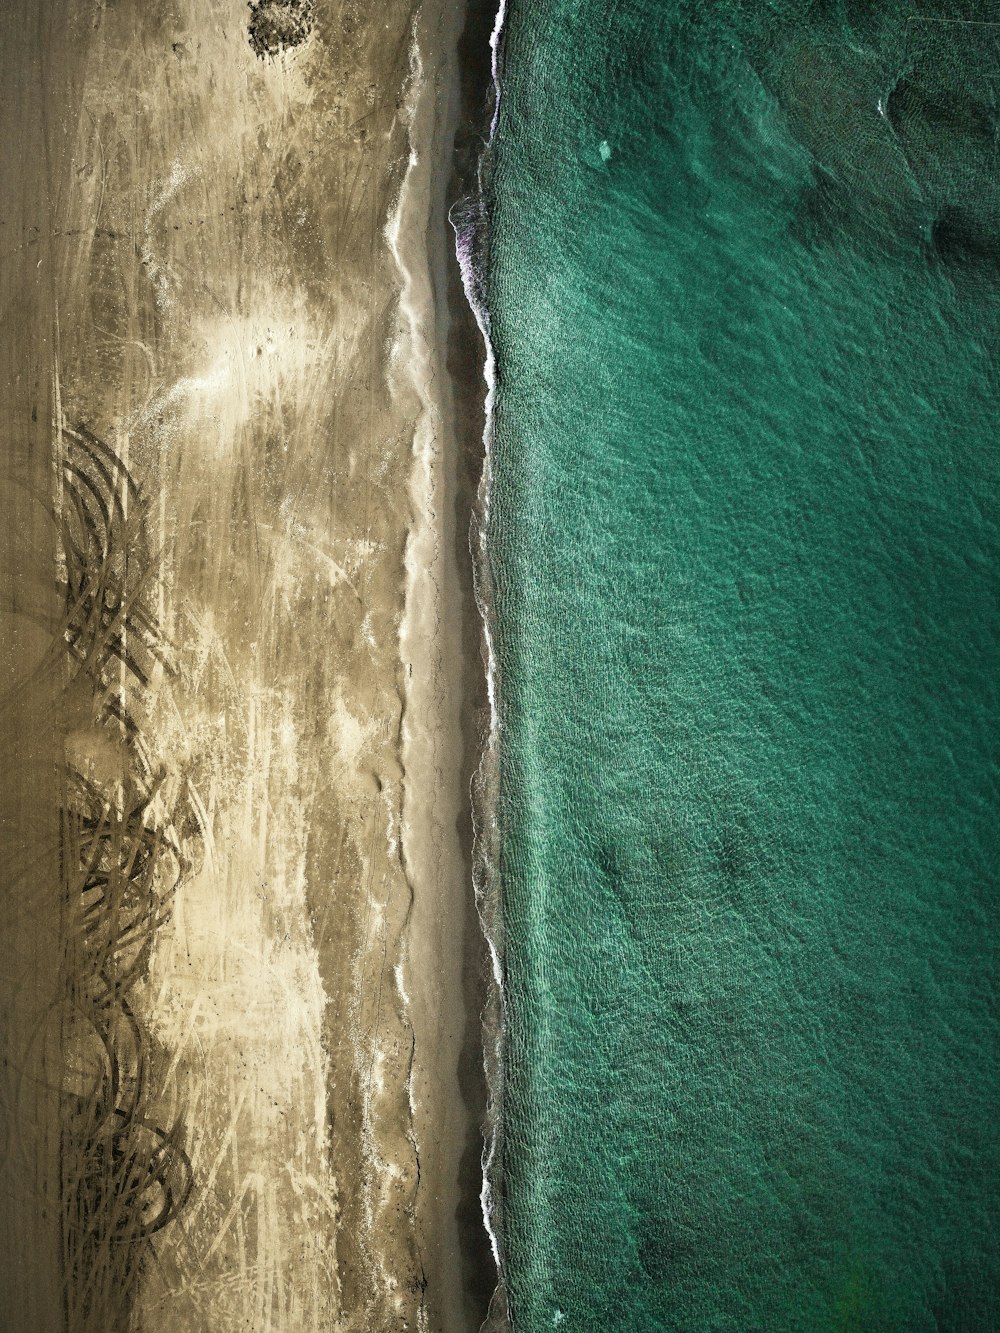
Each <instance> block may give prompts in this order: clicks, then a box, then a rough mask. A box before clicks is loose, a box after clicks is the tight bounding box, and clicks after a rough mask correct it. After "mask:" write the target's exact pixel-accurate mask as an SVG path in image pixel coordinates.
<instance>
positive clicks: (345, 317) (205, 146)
mask: <svg viewBox="0 0 1000 1333" xmlns="http://www.w3.org/2000/svg"><path fill="white" fill-rule="evenodd" d="M61 9H62V10H64V11H65V13H64V14H62V15H61V17H62V20H63V21H64V24H65V32H64V37H65V38H67V39H68V40H67V41H66V45H65V52H64V53H61V54H60V57H59V58H60V59H62V60H65V62H66V63H67V65H68V66H71V67H72V69H73V80H72V82H73V83H74V84H75V86H76V89H77V97H78V103H79V105H71V104H70V103H69V102H64V103H63V104H62V105H61V109H60V114H64V116H65V119H64V121H63V123H62V124H61V132H62V134H63V136H64V138H65V141H66V143H67V144H68V145H71V150H72V153H71V161H70V162H69V163H68V165H67V167H66V169H65V170H64V171H63V172H62V174H61V175H60V177H59V179H58V181H56V182H55V186H56V188H55V190H54V191H53V195H54V198H53V199H52V200H51V202H50V203H49V204H48V205H47V207H48V208H49V210H50V214H51V216H50V217H49V218H47V219H46V220H45V225H46V226H47V227H48V228H50V229H51V231H52V239H51V241H50V244H51V247H52V258H51V292H52V304H51V308H49V309H47V310H43V311H42V312H41V313H40V315H39V326H40V328H42V329H43V332H41V333H39V335H38V341H39V344H41V341H42V340H43V339H44V337H45V331H51V342H50V343H49V344H47V347H46V349H45V350H43V351H42V353H41V358H42V361H43V363H44V372H45V373H46V374H49V375H50V377H53V378H55V379H56V380H57V388H58V398H57V409H56V410H57V419H58V421H60V422H63V423H65V424H68V425H71V426H72V425H76V424H77V423H82V424H84V425H86V426H87V427H88V428H89V430H91V431H93V432H94V434H95V436H97V437H98V438H99V439H100V440H101V441H103V442H105V443H106V444H107V445H108V447H109V448H110V449H111V450H112V451H113V452H114V453H115V454H116V455H117V457H118V458H120V459H121V460H122V461H123V462H124V463H125V464H126V465H127V466H128V468H129V470H130V471H131V473H132V475H133V476H134V477H135V478H136V480H137V482H138V484H139V486H140V488H141V490H142V492H143V493H144V495H145V496H146V497H147V498H148V500H149V512H148V520H147V521H148V526H149V540H150V546H151V548H152V550H153V551H154V553H155V562H156V567H155V609H156V616H157V620H158V622H159V628H160V630H161V631H162V637H163V640H164V643H165V644H166V645H167V647H165V649H164V654H163V661H162V663H161V665H159V666H157V668H156V669H155V671H154V672H153V674H152V679H151V682H150V684H149V685H148V686H147V687H143V688H142V690H141V691H140V690H138V689H137V687H136V686H135V684H134V682H126V683H125V684H124V685H123V689H124V690H125V691H126V692H131V693H132V694H134V695H135V699H134V700H131V695H130V704H129V706H130V708H132V709H133V711H134V712H135V715H136V716H137V717H138V716H140V715H141V719H142V728H141V730H142V736H141V744H142V746H143V749H144V753H145V754H146V756H147V759H148V763H149V765H150V771H151V772H152V771H157V772H158V771H162V772H163V774H164V782H165V784H166V785H165V786H164V788H163V791H164V792H165V793H169V794H170V801H171V802H172V803H173V804H172V805H171V809H172V810H173V811H174V812H175V813H174V815H173V819H174V824H175V826H176V830H177V837H178V838H179V839H180V840H181V842H182V843H183V850H184V855H185V857H186V858H187V860H188V861H189V862H190V867H189V872H188V874H187V876H186V878H184V879H183V880H182V881H181V883H180V886H179V887H178V889H177V891H176V895H175V898H174V901H173V910H172V914H171V916H170V919H169V921H167V922H166V923H165V924H164V925H162V926H161V927H160V929H159V932H158V934H157V937H156V942H155V946H154V949H153V953H152V957H151V960H150V964H149V968H148V973H147V975H146V977H145V980H144V981H143V982H142V985H141V987H140V988H139V989H138V990H137V991H136V992H135V994H134V999H133V1003H134V1005H135V1007H136V1010H137V1013H138V1015H139V1018H140V1020H141V1022H142V1024H143V1025H144V1028H145V1030H147V1031H148V1033H149V1039H150V1041H151V1043H152V1046H151V1057H150V1058H151V1069H152V1075H153V1080H154V1083H155V1089H156V1098H157V1104H158V1108H159V1114H160V1115H161V1116H162V1118H163V1120H164V1122H166V1121H168V1120H169V1121H171V1122H172V1121H173V1120H174V1119H175V1118H176V1117H177V1116H180V1117H181V1121H182V1127H181V1131H180V1132H181V1141H182V1143H183V1146H184V1151H185V1152H186V1154H187V1156H188V1157H189V1159H190V1163H191V1168H192V1174H193V1180H194V1186H193V1191H192V1193H191V1196H190V1199H189V1200H188V1201H187V1204H186V1206H185V1207H184V1208H183V1209H182V1210H181V1212H180V1214H179V1215H178V1217H177V1218H176V1219H175V1220H174V1221H173V1222H171V1223H170V1224H169V1225H168V1226H167V1227H166V1228H165V1229H164V1230H163V1231H161V1232H160V1233H159V1234H158V1236H157V1242H156V1254H157V1263H156V1264H155V1265H153V1266H150V1267H149V1269H148V1272H147V1276H146V1279H145V1281H144V1283H143V1285H142V1288H141V1295H140V1298H139V1310H138V1314H139V1321H140V1324H141V1325H144V1326H148V1327H150V1328H152V1327H156V1328H159V1329H166V1330H172V1329H178V1330H180V1329H184V1330H196V1329H204V1330H206V1333H208V1331H209V1330H211V1333H225V1330H229V1329H232V1330H236V1329H241V1330H242V1329H248V1328H249V1329H253V1330H274V1331H275V1333H278V1331H279V1330H288V1331H289V1333H292V1331H295V1333H298V1331H299V1330H302V1331H303V1333H304V1331H305V1330H313V1329H316V1330H318V1329H324V1330H325V1329H330V1328H340V1329H344V1330H350V1329H359V1330H360V1329H378V1330H380V1333H383V1331H387V1330H391V1329H400V1330H402V1329H423V1330H427V1331H428V1333H431V1331H433V1330H442V1331H447V1333H454V1331H456V1330H460V1329H463V1328H467V1327H469V1328H472V1327H476V1326H477V1323H478V1314H479V1313H480V1312H478V1311H477V1310H476V1309H475V1308H474V1306H473V1305H472V1304H471V1303H470V1300H469V1298H468V1296H467V1293H466V1290H465V1285H464V1283H463V1276H462V1271H461V1263H462V1259H461V1254H462V1238H461V1237H460V1235H459V1232H458V1222H457V1220H456V1213H457V1211H458V1210H459V1207H460V1203H461V1198H460V1180H459V1173H460V1160H461V1158H462V1156H463V1154H465V1153H467V1150H468V1145H469V1144H470V1142H474V1140H475V1135H476V1131H477V1125H476V1121H475V1115H473V1120H472V1122H471V1123H470V1113H469V1109H468V1107H467V1105H466V1101H465V1100H463V1095H462V1092H461V1090H460V1088H459V1083H458V1069H459V1062H460V1058H461V1056H462V1051H463V1042H467V1040H468V1035H467V1029H468V1024H469V1013H468V1007H467V998H466V995H465V991H464V989H463V968H465V969H466V971H467V970H468V958H467V956H466V950H467V947H468V945H467V939H468V921H469V913H470V903H469V895H470V893H471V888H470V886H469V872H468V866H467V864H466V856H465V851H464V849H463V847H462V845H461V843H460V839H459V832H458V826H459V824H460V822H461V820H462V815H463V809H464V803H465V802H466V800H467V777H468V773H467V765H466V758H465V755H464V752H463V745H464V744H466V743H467V742H466V741H464V740H463V735H462V731H461V709H462V703H463V691H464V688H465V686H464V683H463V672H464V671H466V670H471V671H476V670H477V669H478V664H477V663H476V662H475V661H473V662H471V663H466V662H465V661H464V659H463V655H462V653H463V645H462V621H461V617H462V606H463V592H462V580H461V575H460V571H459V566H458V560H457V557H456V530H455V506H456V493H457V488H458V486H459V481H458V480H457V477H458V474H459V466H458V445H457V443H456V441H455V433H454V427H453V408H452V405H451V396H450V387H449V381H448V377H447V374H446V372H445V366H444V360H443V350H442V338H443V335H444V332H445V330H446V327H447V321H446V319H445V317H444V315H443V313H442V309H441V307H440V305H437V306H436V305H435V281H434V272H435V268H436V270H437V274H436V286H437V299H438V301H439V302H440V301H443V299H444V297H443V281H442V276H441V265H442V263H443V258H444V246H445V243H446V242H445V236H444V230H443V226H442V225H441V224H442V222H443V209H444V188H445V181H446V179H447V175H448V171H449V161H450V151H451V139H452V136H453V133H454V124H455V119H456V117H457V114H458V111H457V104H456V100H455V96H454V92H453V86H454V82H455V71H454V63H455V60H456V58H457V57H456V43H457V39H458V35H459V27H460V23H461V18H462V14H461V9H460V6H458V5H449V4H447V3H445V0H425V3H424V4H423V6H422V7H418V6H416V5H415V4H414V3H406V2H405V0H404V2H403V3H389V4H381V5H379V6H377V7H369V6H358V5H352V4H342V3H338V2H337V0H315V6H314V23H313V27H312V31H311V33H310V35H309V37H308V39H307V40H306V41H305V42H304V43H303V44H302V45H300V46H298V47H296V48H295V49H294V50H289V51H288V52H286V53H284V54H281V55H279V56H277V57H276V58H274V59H267V60H260V59H258V58H257V56H256V55H255V54H254V52H253V50H252V49H251V46H250V43H249V42H248V38H247V17H248V10H247V7H246V5H245V4H244V3H243V0H197V3H196V2H195V0H178V3H175V4H173V5H171V6H160V5H157V6H153V5H150V4H147V3H144V2H142V0H119V3H117V4H114V5H112V4H107V5H105V4H91V3H85V0H78V3H72V4H65V5H62V6H61ZM60 52H62V48H60ZM57 91H58V90H57V88H56V86H55V84H52V83H51V82H50V84H48V85H47V86H43V87H42V89H41V91H40V94H39V95H40V96H41V97H42V98H43V99H44V98H46V97H48V98H55V97H56V95H57ZM50 183H51V182H50ZM26 207H27V205H26ZM39 207H41V205H39ZM48 347H51V349H52V350H51V353H50V354H49V353H48V351H47V348H48ZM11 355H13V354H12V353H11ZM46 356H48V357H49V359H48V360H46ZM10 405H11V406H12V407H15V406H18V405H17V404H13V403H11V404H10ZM39 447H42V446H39ZM50 458H51V453H49V455H48V458H47V460H46V462H45V464H44V467H41V466H39V467H36V469H35V471H36V472H39V473H40V474H41V475H44V473H45V469H47V468H50V466H51V464H50V462H49V461H48V459H50ZM52 558H53V559H54V556H53V557H52ZM8 559H9V560H10V561H11V562H15V561H17V560H19V559H22V560H23V559H24V555H23V553H19V552H16V551H12V552H11V553H10V554H9V556H8ZM140 694H141V696H142V697H141V699H140V698H139V695H140ZM67 707H68V706H67ZM81 707H82V705H75V712H72V715H71V713H70V712H69V711H65V709H64V711H65V716H66V717H67V718H71V720H72V723H73V728H72V734H73V740H72V757H73V758H74V761H75V762H76V763H77V764H78V765H79V764H80V763H81V762H82V760H80V758H79V756H80V755H81V754H91V753H93V754H97V753H99V752H100V748H101V745H104V744H106V728H105V729H104V730H103V731H102V730H101V726H100V725H99V724H98V723H97V722H95V721H94V720H93V718H92V717H90V718H88V716H85V715H84V714H85V713H86V709H83V712H81ZM88 728H89V731H88ZM67 729H68V724H67ZM88 737H89V740H88ZM123 743H124V742H123ZM137 743H138V742H137ZM163 799H164V800H166V797H164V798H163ZM178 811H180V812H181V813H177V812H178ZM12 817H13V816H12ZM54 984H55V983H54V982H53V985H54ZM44 1151H47V1150H46V1149H44V1148H43V1147H40V1148H39V1152H40V1153H42V1154H43V1155H44ZM23 1308H24V1309H28V1308H29V1307H28V1306H27V1305H25V1306H24V1307H23ZM43 1325H44V1320H43V1321H42V1322H41V1323H39V1324H38V1325H37V1327H39V1328H42V1327H43ZM33 1327H35V1325H33Z"/></svg>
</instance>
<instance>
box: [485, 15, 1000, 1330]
mask: <svg viewBox="0 0 1000 1333" xmlns="http://www.w3.org/2000/svg"><path fill="white" fill-rule="evenodd" d="M991 19H996V20H1000V12H998V11H997V9H996V7H995V6H987V5H985V4H981V5H977V4H974V3H966V4H964V5H962V4H960V3H958V2H957V0H956V3H952V4H947V5H945V4H940V5H937V6H934V5H931V4H928V3H927V2H926V0H914V3H913V4H909V5H906V6H904V5H900V4H895V3H894V4H877V3H869V4H862V3H851V2H850V0H843V2H842V3H840V4H834V3H816V4H808V3H806V2H805V0H773V3H770V4H763V3H760V2H759V0H754V2H753V3H751V2H750V0H747V3H743V4H740V3H734V2H733V0H719V2H718V3H712V4H709V3H705V2H704V0H699V2H698V3H694V2H693V0H683V2H682V0H511V4H510V10H509V14H508V16H507V25H506V34H505V45H504V62H503V68H502V89H503V97H502V101H501V114H500V118H499V128H498V132H497V134H496V136H495V139H494V142H493V147H492V151H491V159H490V160H491V184H490V192H489V196H488V206H489V219H490V265H489V271H488V273H487V275H486V295H487V301H488V306H489V311H490V320H491V331H492V340H493V344H494V348H495V354H496V362H497V377H498V387H497V399H496V412H495V422H494V424H495V438H494V444H493V466H494V478H493V510H492V516H491V520H490V526H489V531H488V548H489V558H490V563H491V567H492V575H493V579H494V582H495V598H496V605H495V634H496V646H497V653H498V658H499V663H500V675H499V682H500V701H501V731H500V747H501V748H500V753H501V787H502V795H501V803H500V830H501V835H502V853H501V862H500V869H501V876H502V881H501V882H502V887H503V898H504V923H505V927H504V928H505V939H506V954H505V987H506V997H507V1033H506V1043H505V1052H506V1054H505V1065H506V1082H505V1093H504V1122H505V1140H504V1149H503V1160H502V1164H501V1165H502V1179H503V1196H504V1213H503V1220H502V1228H501V1240H502V1244H503V1247H504V1255H505V1263H506V1270H507V1277H508V1285H509V1294H510V1301H511V1309H512V1315H513V1323H514V1327H515V1329H516V1330H518V1331H519V1333H540V1331H541V1330H547V1329H551V1328H556V1327H560V1328H562V1329H563V1330H564V1333H570V1330H573V1331H574V1333H575V1331H576V1330H588V1331H589V1330H595V1331H598V1330H599V1331H601V1333H604V1331H605V1330H618V1331H620V1333H626V1331H631V1330H636V1331H637V1333H639V1331H645V1330H659V1329H666V1330H677V1331H678V1333H680V1331H681V1330H685V1331H690V1333H709V1330H733V1331H734V1333H735V1331H737V1330H738V1331H739V1333H752V1331H753V1330H767V1331H769V1333H785V1330H789V1331H790V1330H804V1331H812V1330H816V1331H820V1330H865V1331H871V1333H878V1331H881V1330H900V1331H905V1333H923V1331H924V1330H927V1331H928V1333H930V1331H931V1330H947V1331H948V1333H958V1331H960V1330H961V1331H962V1333H980V1330H982V1331H983V1333H986V1331H987V1330H995V1329H1000V1262H998V1258H997V1253H998V1240H1000V1227H998V1211H1000V1194H998V1186H1000V1171H998V1166H1000V1162H998V1156H1000V1150H998V1134H997V1120H998V1117H997V1110H998V1091H1000V1083H998V1060H997V1055H998V1009H997V980H998V959H997V926H998V914H1000V905H998V898H997V879H998V824H997V819H998V812H1000V802H998V766H997V754H998V732H997V721H998V703H1000V676H998V672H997V667H998V662H1000V653H998V648H1000V602H998V592H1000V526H998V517H1000V515H998V470H1000V469H998V461H1000V460H998V448H1000V437H998V420H1000V416H998V409H1000V368H998V354H1000V346H998V342H1000V322H998V316H1000V142H998V134H1000V131H998V107H1000V25H991V22H990V20H991ZM956 20H961V21H956Z"/></svg>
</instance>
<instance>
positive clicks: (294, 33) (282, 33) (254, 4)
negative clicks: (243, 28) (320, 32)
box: [247, 0, 313, 60]
mask: <svg viewBox="0 0 1000 1333" xmlns="http://www.w3.org/2000/svg"><path fill="white" fill-rule="evenodd" d="M312 25H313V7H312V0H251V4H250V22H249V24H248V25H247V36H248V38H249V41H250V45H251V46H252V47H253V50H254V54H255V55H256V56H257V57H258V59H260V60H265V59H267V57H268V56H277V55H280V54H281V53H282V51H287V50H289V48H291V47H293V46H301V45H302V43H303V42H304V41H305V40H306V38H307V37H308V36H309V34H310V32H311V31H312Z"/></svg>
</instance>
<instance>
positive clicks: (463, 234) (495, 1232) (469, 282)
mask: <svg viewBox="0 0 1000 1333" xmlns="http://www.w3.org/2000/svg"><path fill="white" fill-rule="evenodd" d="M506 19H507V0H500V3H499V6H498V8H497V13H496V18H495V20H494V24H493V31H492V33H491V35H490V51H491V69H492V80H493V97H494V104H493V114H492V117H491V121H490V133H489V142H488V144H487V147H486V150H485V152H484V154H483V158H482V159H481V161H480V169H479V182H478V197H477V198H476V199H475V200H474V201H472V207H471V209H469V210H468V212H466V213H465V214H464V216H463V217H461V218H459V217H457V216H453V217H452V225H453V226H454V228H455V237H456V239H455V254H456V257H457V259H458V264H459V268H460V270H461V274H462V286H463V288H464V291H465V295H466V299H467V300H468V302H469V305H470V307H471V309H472V312H473V314H474V316H475V319H476V323H477V325H478V327H479V331H480V334H481V335H482V339H483V345H484V349H485V359H484V367H483V377H484V380H485V382H486V402H485V425H484V429H483V471H482V477H481V479H480V483H479V493H478V497H477V499H478V510H477V513H476V516H475V518H474V520H473V522H474V527H473V531H472V533H471V534H470V544H472V546H473V551H472V554H473V578H474V587H475V596H476V604H477V607H478V609H479V614H480V620H481V625H482V635H483V650H484V656H485V659H486V691H487V703H488V719H489V720H488V730H487V735H486V739H485V744H484V746H483V752H482V755H481V757H480V765H479V770H478V773H477V777H476V780H475V782H474V784H473V787H474V801H473V806H474V809H473V819H474V827H475V839H476V845H477V846H476V855H475V865H476V870H475V874H474V878H475V893H476V905H477V908H478V910H479V917H480V921H481V923H482V928H483V934H484V936H485V939H486V944H487V948H488V949H489V954H490V964H491V968H492V972H493V981H494V984H495V988H496V997H495V998H496V1005H497V1023H496V1027H495V1032H494V1034H493V1036H494V1040H493V1042H492V1044H491V1045H485V1046H484V1059H485V1067H486V1076H487V1082H488V1086H489V1097H490V1103H491V1104H490V1108H489V1117H488V1120H489V1126H490V1127H489V1131H488V1134H487V1139H486V1144H485V1147H484V1151H483V1160H482V1171H483V1175H482V1186H481V1189H480V1194H479V1200H480V1206H481V1208H482V1214H483V1224H484V1226H485V1228H486V1232H487V1235H488V1236H489V1240H490V1246H491V1249H492V1252H493V1260H494V1263H495V1264H496V1268H497V1274H498V1278H499V1280H500V1283H501V1285H502V1284H503V1279H504V1263H503V1255H502V1249H501V1241H500V1234H499V1218H498V1205H497V1198H496V1194H495V1191H494V1181H495V1176H496V1164H497V1152H498V1148H499V1145H500V1136H501V1132H502V1123H501V1116H502V1101H503V1097H502V1092H503V1031H504V1006H505V1000H504V988H503V963H502V943H501V936H502V922H501V921H500V919H499V910H498V902H497V895H496V891H495V890H496V885H495V883H494V884H493V891H492V892H491V880H495V876H496V874H497V867H496V866H495V865H494V864H491V857H490V851H489V848H490V846H491V844H492V842H493V841H494V836H495V832H496V816H495V811H494V809H492V808H490V807H491V806H493V805H495V797H496V786H495V784H496V772H497V759H498V749H499V731H500V716H499V709H498V699H497V691H498V662H497V655H496V646H495V643H494V635H493V621H492V616H493V609H492V599H491V596H490V575H489V552H488V547H487V537H488V533H489V528H490V517H491V500H492V487H493V441H494V414H495V405H496V389H497V376H496V357H495V354H494V349H493V341H492V337H491V330H490V316H489V309H488V307H487V304H486V299H485V291H484V278H485V275H484V274H483V273H481V272H479V271H478V269H477V263H476V242H477V240H478V239H481V236H482V231H481V229H482V228H483V227H484V226H485V225H486V219H485V215H484V203H483V199H484V190H483V179H482V178H483V171H484V167H486V166H487V165H488V160H489V155H490V151H491V147H492V144H493V141H494V139H495V137H496V134H497V129H498V126H499V121H500V102H501V97H502V90H501V67H502V59H503V35H504V30H505V25H506ZM484 790H485V792H487V793H488V796H487V797H486V799H485V800H476V799H475V795H476V793H477V792H478V793H482V792H483V791H484ZM484 806H485V808H484ZM491 1046H492V1048H491ZM484 1327H485V1326H484Z"/></svg>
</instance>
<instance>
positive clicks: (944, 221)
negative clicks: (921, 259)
mask: <svg viewBox="0 0 1000 1333" xmlns="http://www.w3.org/2000/svg"><path fill="white" fill-rule="evenodd" d="M931 244H932V246H933V248H934V252H935V254H936V255H937V256H938V258H939V259H941V260H943V261H944V262H945V263H946V264H955V265H966V264H975V265H977V266H978V265H982V264H986V265H989V266H991V267H1000V235H997V234H996V233H995V232H993V231H988V230H984V229H983V228H982V227H981V226H980V225H977V223H976V220H975V219H974V218H973V217H972V215H971V214H970V213H969V212H968V211H967V210H966V209H963V208H945V209H942V211H941V213H940V214H939V215H938V217H937V219H936V221H935V222H934V226H933V228H932V230H931Z"/></svg>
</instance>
